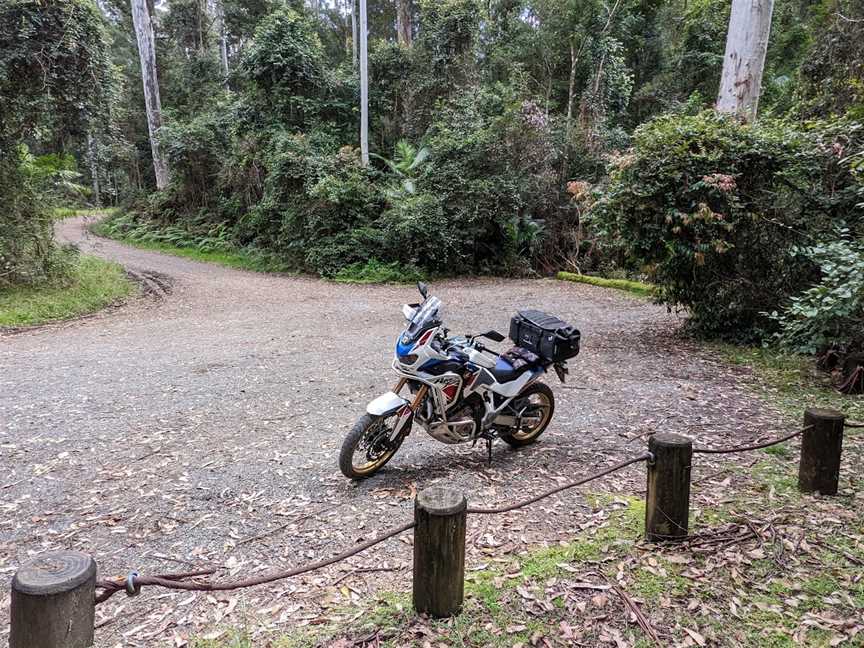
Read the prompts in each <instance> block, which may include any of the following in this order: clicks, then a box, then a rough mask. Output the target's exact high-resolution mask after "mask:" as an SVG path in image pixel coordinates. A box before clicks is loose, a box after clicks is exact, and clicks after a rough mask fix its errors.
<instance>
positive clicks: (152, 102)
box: [132, 0, 169, 189]
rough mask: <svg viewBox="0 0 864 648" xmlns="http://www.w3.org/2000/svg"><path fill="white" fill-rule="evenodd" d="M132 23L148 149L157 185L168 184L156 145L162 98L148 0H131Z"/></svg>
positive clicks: (161, 157) (158, 147) (166, 170)
mask: <svg viewBox="0 0 864 648" xmlns="http://www.w3.org/2000/svg"><path fill="white" fill-rule="evenodd" d="M132 23H133V25H134V27H135V37H136V38H137V40H138V57H139V59H140V61H141V80H142V82H143V84H144V106H145V108H146V109H147V130H148V132H149V134H150V151H151V153H152V155H153V172H154V175H155V176H156V188H157V189H164V188H165V187H167V186H168V178H169V176H168V162H167V161H166V160H165V157H164V154H163V153H162V149H161V147H160V146H159V137H158V134H159V129H160V128H161V127H162V102H161V101H160V99H159V79H158V75H157V70H156V48H155V46H154V40H153V26H152V24H151V22H150V12H149V11H148V10H147V0H132Z"/></svg>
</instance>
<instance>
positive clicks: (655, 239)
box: [591, 111, 860, 339]
mask: <svg viewBox="0 0 864 648" xmlns="http://www.w3.org/2000/svg"><path fill="white" fill-rule="evenodd" d="M849 132H854V130H853V131H850V130H849V125H848V124H847V125H846V130H842V129H840V128H838V127H836V126H832V127H831V128H824V127H822V126H820V125H815V126H813V127H812V128H811V130H808V131H804V130H801V129H797V128H793V127H791V126H789V125H787V124H784V123H781V122H771V121H763V122H760V123H759V124H758V125H753V126H746V125H745V126H742V125H740V124H738V123H737V122H735V121H734V120H732V119H731V118H727V117H724V116H721V115H718V114H716V113H714V112H713V111H709V112H704V113H701V114H699V115H696V116H693V117H686V116H682V115H675V116H672V115H670V116H664V117H660V118H657V119H655V120H654V121H652V122H649V123H648V124H646V125H644V126H642V127H640V128H639V129H637V131H636V133H635V148H634V150H633V151H632V152H631V153H630V154H628V155H625V156H623V157H621V158H619V159H618V160H617V162H616V164H615V165H614V166H613V168H612V170H611V179H610V184H609V188H608V191H607V192H606V194H605V196H604V197H603V199H602V200H601V201H600V202H599V203H598V204H597V205H596V206H595V208H594V209H593V210H592V212H591V221H592V223H593V225H594V226H595V227H596V228H597V229H598V230H599V231H600V232H601V233H602V234H603V238H604V240H605V243H606V246H607V248H608V247H610V246H611V248H612V249H613V250H616V251H617V252H618V253H619V254H620V259H621V262H622V263H623V264H624V265H625V266H629V267H630V268H633V269H636V270H639V271H647V273H648V275H649V277H650V279H651V280H652V281H653V282H654V283H656V284H658V286H659V288H658V292H657V297H658V299H659V300H660V301H662V302H665V303H667V304H669V305H670V306H676V307H677V306H683V307H685V308H686V309H688V310H689V312H690V316H691V318H690V322H691V324H692V325H694V326H695V327H696V328H697V329H698V330H699V331H701V332H702V333H705V334H708V335H713V336H721V337H731V338H737V339H754V338H759V337H762V336H763V335H764V334H765V333H766V332H767V331H769V330H771V329H773V328H774V327H775V326H776V325H775V323H774V322H773V321H772V320H770V318H768V317H767V315H766V314H765V313H766V311H768V312H770V311H773V310H775V309H778V308H779V307H780V306H781V304H782V303H783V301H784V299H785V298H786V297H787V296H789V295H791V294H793V293H795V292H796V291H797V290H799V289H800V288H802V287H803V286H804V285H806V283H807V282H808V281H812V280H813V279H814V278H815V268H814V267H813V265H812V264H810V263H806V262H804V263H802V260H801V258H800V257H798V256H795V255H793V254H791V253H790V252H791V250H792V248H793V247H794V246H796V245H801V244H804V243H807V242H809V241H810V240H812V239H814V238H815V239H818V238H820V237H823V236H824V235H825V234H826V232H830V231H831V230H832V229H833V228H834V227H836V226H837V225H838V223H846V222H847V221H848V220H849V218H850V217H853V216H854V214H855V213H856V209H855V207H854V196H855V193H854V192H855V182H854V178H853V176H852V174H851V172H850V169H849V166H848V164H846V165H844V164H841V162H842V153H841V154H839V155H838V152H839V151H842V150H843V149H844V146H845V144H841V142H842V141H843V140H844V138H848V136H847V135H843V134H842V133H849ZM847 144H848V142H847ZM838 147H839V148H838ZM857 213H859V214H860V211H859V212H857Z"/></svg>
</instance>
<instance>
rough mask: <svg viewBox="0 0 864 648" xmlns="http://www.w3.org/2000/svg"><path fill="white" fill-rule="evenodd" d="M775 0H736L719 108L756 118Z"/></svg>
mask: <svg viewBox="0 0 864 648" xmlns="http://www.w3.org/2000/svg"><path fill="white" fill-rule="evenodd" d="M773 8H774V0H732V15H731V16H730V17H729V33H728V35H727V37H726V54H725V55H724V57H723V74H722V76H721V77H720V92H719V93H718V95H717V110H718V111H720V112H726V113H733V114H735V115H738V116H739V117H741V118H742V119H744V120H745V121H748V122H752V121H754V120H755V119H756V110H757V108H758V107H759V95H760V93H761V90H762V72H763V69H764V67H765V52H766V51H767V49H768V35H769V33H770V32H771V12H772V11H773Z"/></svg>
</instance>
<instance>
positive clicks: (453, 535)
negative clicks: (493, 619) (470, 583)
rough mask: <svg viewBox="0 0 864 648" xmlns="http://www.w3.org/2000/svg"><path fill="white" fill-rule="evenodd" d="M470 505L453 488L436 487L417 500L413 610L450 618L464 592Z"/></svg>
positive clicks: (458, 606) (458, 605)
mask: <svg viewBox="0 0 864 648" xmlns="http://www.w3.org/2000/svg"><path fill="white" fill-rule="evenodd" d="M467 507H468V502H467V501H466V500H465V496H464V495H463V494H462V493H460V492H459V491H457V490H453V489H452V488H442V487H440V486H433V487H431V488H427V489H426V490H423V491H421V492H420V493H419V494H418V495H417V498H416V499H415V500H414V522H415V523H416V525H417V526H416V527H415V528H414V609H415V610H416V611H417V612H420V613H425V614H429V615H431V616H434V617H439V618H440V617H449V616H453V615H454V614H457V613H458V612H459V610H460V608H461V607H462V599H463V596H464V593H465V522H466V517H467V514H466V509H467Z"/></svg>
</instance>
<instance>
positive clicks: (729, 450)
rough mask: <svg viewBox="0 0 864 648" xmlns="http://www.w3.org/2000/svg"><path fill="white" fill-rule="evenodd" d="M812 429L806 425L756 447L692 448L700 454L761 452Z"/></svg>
mask: <svg viewBox="0 0 864 648" xmlns="http://www.w3.org/2000/svg"><path fill="white" fill-rule="evenodd" d="M812 427H813V426H812V425H808V426H807V427H805V428H802V429H800V430H798V431H797V432H793V433H792V434H789V435H786V436H784V437H780V438H779V439H773V440H771V441H766V442H765V443H759V444H757V445H750V446H739V447H737V448H693V452H699V453H701V454H730V453H733V452H748V451H750V450H761V449H762V448H770V447H771V446H773V445H777V444H778V443H783V442H784V441H788V440H789V439H794V438H795V437H797V436H798V435H799V434H804V432H806V431H807V430H809V429H810V428H812Z"/></svg>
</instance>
